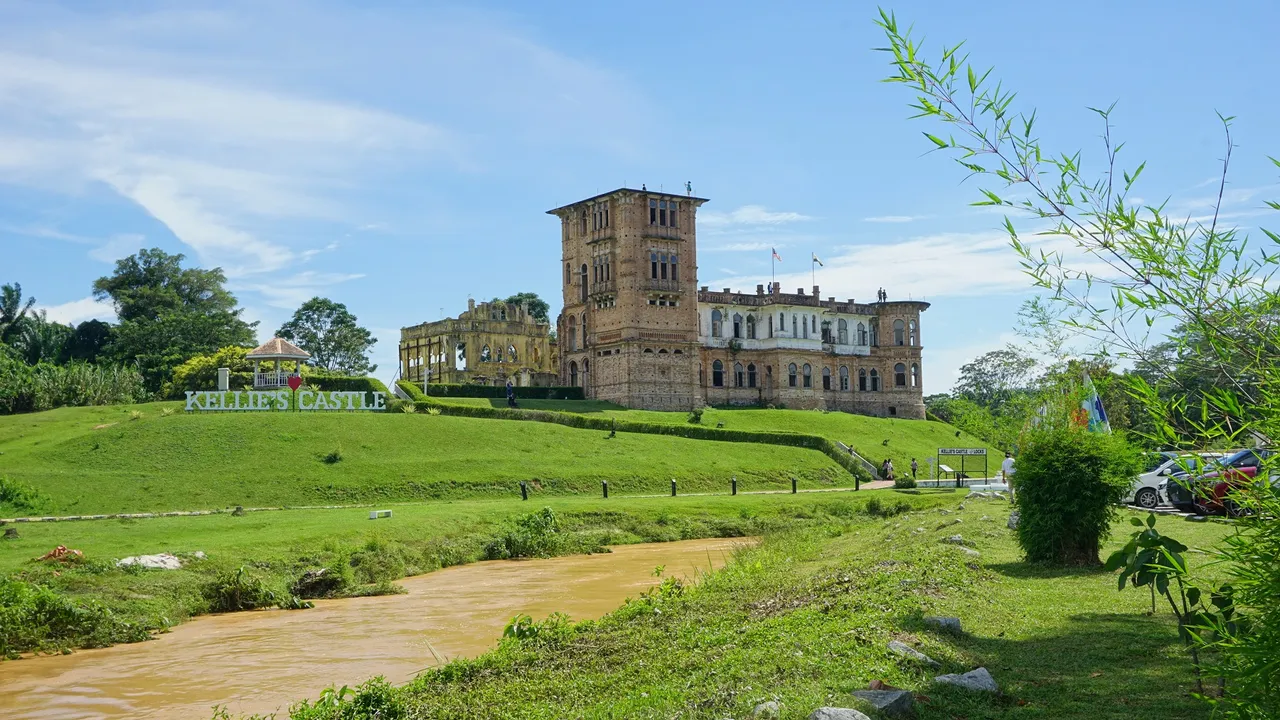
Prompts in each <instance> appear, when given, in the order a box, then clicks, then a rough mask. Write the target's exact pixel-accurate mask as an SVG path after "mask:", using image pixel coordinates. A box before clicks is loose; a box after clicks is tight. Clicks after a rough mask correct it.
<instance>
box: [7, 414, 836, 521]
mask: <svg viewBox="0 0 1280 720" xmlns="http://www.w3.org/2000/svg"><path fill="white" fill-rule="evenodd" d="M169 410H172V411H174V412H173V413H172V414H170V415H167V416H166V415H164V414H163V412H164V411H169ZM135 412H137V413H140V414H141V416H140V417H138V418H137V419H132V418H133V415H132V413H135ZM0 453H3V454H2V455H0V477H5V476H7V477H9V478H11V479H14V480H17V481H18V482H20V483H22V484H24V485H26V486H29V487H31V488H34V489H35V490H36V491H37V492H38V493H40V494H41V495H42V496H44V500H43V501H42V503H41V506H40V507H39V508H38V509H36V510H33V511H32V512H24V513H21V514H32V513H33V512H38V513H52V512H57V513H60V514H92V513H111V512H129V511H147V510H155V511H169V510H189V509H202V508H221V507H227V506H233V505H237V504H238V505H245V506H266V505H315V504H345V503H364V502H394V501H409V500H421V499H433V498H461V497H476V496H504V495H513V494H514V493H516V492H517V491H518V490H517V487H518V483H519V481H520V480H526V481H529V482H531V483H532V484H533V487H534V488H535V490H536V491H537V492H542V493H551V494H568V493H596V492H599V488H600V481H601V480H602V479H607V480H608V481H609V484H610V491H611V493H622V494H636V493H660V492H665V491H667V489H668V488H669V483H670V480H671V478H676V479H677V480H678V482H679V484H680V488H681V491H682V492H697V491H706V490H716V491H721V490H723V489H724V488H725V487H726V486H727V484H728V480H729V477H730V476H732V475H735V474H736V475H737V477H738V481H739V486H740V487H741V488H742V489H744V490H747V489H764V488H783V487H789V485H790V478H791V476H792V475H794V476H796V477H797V478H799V480H800V482H801V484H802V485H803V486H808V487H814V486H833V485H836V484H841V485H852V484H853V478H852V477H851V476H850V475H849V474H848V472H847V471H845V470H843V469H842V468H840V467H839V466H838V465H836V464H835V463H833V462H832V461H831V460H830V459H829V458H827V457H826V456H824V455H823V454H821V453H819V452H815V451H812V450H804V449H799V448H790V447H780V446H776V445H757V444H751V443H723V442H710V441H698V440H686V439H682V438H675V437H667V436H657V435H638V434H629V433H619V434H618V436H617V437H616V438H612V439H609V438H607V437H606V434H605V433H602V432H598V431H592V430H575V429H571V428H566V427H561V426H558V425H549V424H543V423H529V422H516V421H504V420H481V419H472V418H458V417H446V416H429V415H423V414H415V415H409V414H401V413H386V414H360V413H334V414H315V413H308V414H289V413H280V414H276V413H243V414H231V413H228V414H213V413H210V414H187V413H184V412H182V410H181V406H180V404H178V403H151V404H147V405H139V406H131V407H107V408H62V409H59V410H53V411H49V412H45V413H35V414H30V415H14V416H6V417H0ZM334 453H336V454H338V455H340V457H341V459H340V460H338V461H337V462H326V459H325V458H326V456H329V455H331V454H334ZM15 510H16V508H14V507H12V504H10V505H8V506H6V505H5V504H3V503H0V514H3V513H6V512H14V511H15Z"/></svg>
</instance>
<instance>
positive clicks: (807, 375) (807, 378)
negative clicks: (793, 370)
mask: <svg viewBox="0 0 1280 720" xmlns="http://www.w3.org/2000/svg"><path fill="white" fill-rule="evenodd" d="M802 369H803V370H804V386H805V387H813V368H811V367H809V363H805V364H804V368H802Z"/></svg>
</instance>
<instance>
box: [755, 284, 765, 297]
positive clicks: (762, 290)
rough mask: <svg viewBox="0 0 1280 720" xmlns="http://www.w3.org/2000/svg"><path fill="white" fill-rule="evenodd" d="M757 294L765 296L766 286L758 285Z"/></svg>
mask: <svg viewBox="0 0 1280 720" xmlns="http://www.w3.org/2000/svg"><path fill="white" fill-rule="evenodd" d="M756 294H757V295H763V294H764V285H757V286H756Z"/></svg>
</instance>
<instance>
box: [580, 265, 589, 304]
mask: <svg viewBox="0 0 1280 720" xmlns="http://www.w3.org/2000/svg"><path fill="white" fill-rule="evenodd" d="M578 283H579V284H580V285H581V286H582V287H580V288H579V289H578V294H579V295H580V296H581V298H582V302H586V301H587V264H586V263H582V269H581V270H579V271H578Z"/></svg>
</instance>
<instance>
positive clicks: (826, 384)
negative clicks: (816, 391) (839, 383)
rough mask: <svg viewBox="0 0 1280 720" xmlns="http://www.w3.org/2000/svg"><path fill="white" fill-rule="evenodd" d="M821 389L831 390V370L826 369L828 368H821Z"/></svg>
mask: <svg viewBox="0 0 1280 720" xmlns="http://www.w3.org/2000/svg"><path fill="white" fill-rule="evenodd" d="M822 389H823V390H830V389H831V368H828V367H824V368H822Z"/></svg>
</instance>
